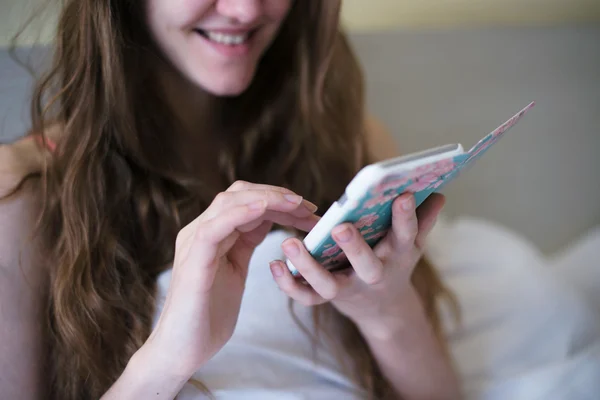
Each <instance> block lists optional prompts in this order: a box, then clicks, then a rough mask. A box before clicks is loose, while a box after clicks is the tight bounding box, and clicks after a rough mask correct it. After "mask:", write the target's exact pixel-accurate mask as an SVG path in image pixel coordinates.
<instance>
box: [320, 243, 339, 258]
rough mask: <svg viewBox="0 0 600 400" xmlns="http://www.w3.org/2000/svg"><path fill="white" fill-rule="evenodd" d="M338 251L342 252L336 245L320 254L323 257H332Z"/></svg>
mask: <svg viewBox="0 0 600 400" xmlns="http://www.w3.org/2000/svg"><path fill="white" fill-rule="evenodd" d="M340 251H342V249H340V246H338V245H337V244H336V245H335V246H331V247H329V248H328V249H327V250H325V251H323V253H322V254H323V257H333V256H335V255H336V254H337V253H339V252H340Z"/></svg>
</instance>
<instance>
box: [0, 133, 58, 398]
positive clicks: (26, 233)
mask: <svg viewBox="0 0 600 400" xmlns="http://www.w3.org/2000/svg"><path fill="white" fill-rule="evenodd" d="M22 143H24V142H22ZM22 143H20V144H22ZM11 146H12V145H11ZM0 147H1V146H0ZM3 150H4V151H3V152H0V321H2V322H1V323H0V343H1V344H2V345H1V346H0V371H2V375H3V376H2V377H0V398H22V399H36V398H41V388H42V387H43V379H42V376H43V375H42V373H41V372H42V356H43V354H44V350H43V343H44V338H43V329H42V327H43V321H44V314H43V310H44V303H45V293H46V288H45V283H46V282H47V281H48V280H47V279H46V277H45V274H46V269H45V268H44V266H43V264H42V263H41V257H40V252H39V246H38V241H37V240H36V239H35V236H34V235H33V233H34V227H35V222H36V219H37V217H38V213H39V210H40V194H39V184H38V180H39V179H38V178H28V179H26V180H24V181H23V179H22V178H24V177H25V176H27V175H28V174H29V173H30V172H33V171H34V168H35V154H34V153H29V152H27V151H26V147H24V146H20V147H8V146H6V147H4V149H3ZM19 183H20V184H19ZM15 185H17V186H16V187H17V188H18V189H17V190H16V191H15V190H13V189H15ZM2 191H4V192H5V193H2ZM13 192H14V193H13Z"/></svg>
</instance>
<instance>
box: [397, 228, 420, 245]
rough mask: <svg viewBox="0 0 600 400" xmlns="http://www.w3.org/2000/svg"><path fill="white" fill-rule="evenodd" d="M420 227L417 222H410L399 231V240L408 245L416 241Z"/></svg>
mask: <svg viewBox="0 0 600 400" xmlns="http://www.w3.org/2000/svg"><path fill="white" fill-rule="evenodd" d="M418 231H419V228H418V226H417V224H416V223H410V224H408V225H407V226H405V227H404V229H401V230H400V232H399V233H398V241H399V242H400V243H401V244H404V245H407V244H411V243H413V242H414V241H415V238H416V237H417V233H418Z"/></svg>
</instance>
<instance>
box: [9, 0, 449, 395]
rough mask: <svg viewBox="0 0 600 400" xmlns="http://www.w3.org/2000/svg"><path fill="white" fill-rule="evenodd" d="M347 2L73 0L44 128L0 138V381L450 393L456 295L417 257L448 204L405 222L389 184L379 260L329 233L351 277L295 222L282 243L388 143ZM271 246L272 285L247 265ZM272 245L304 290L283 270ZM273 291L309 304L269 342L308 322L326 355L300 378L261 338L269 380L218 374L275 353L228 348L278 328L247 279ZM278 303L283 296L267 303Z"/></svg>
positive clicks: (408, 200) (146, 390)
mask: <svg viewBox="0 0 600 400" xmlns="http://www.w3.org/2000/svg"><path fill="white" fill-rule="evenodd" d="M339 6H340V4H339V1H333V0H327V1H321V2H317V1H292V0H262V1H261V0H196V1H183V0H181V1H172V0H146V1H145V2H140V3H137V2H133V1H108V0H104V1H98V0H72V1H66V2H64V6H63V9H62V13H61V17H60V20H59V25H58V35H57V38H56V48H55V55H54V57H55V58H54V63H53V66H52V68H51V70H50V72H49V74H48V75H47V77H46V78H45V79H43V80H42V81H41V82H39V84H38V86H37V89H36V91H35V95H34V100H33V107H32V109H33V130H32V132H33V133H32V135H30V139H31V138H35V139H36V140H26V139H25V140H22V141H20V142H18V143H17V144H15V145H12V146H5V147H4V148H3V149H2V152H3V154H2V159H3V160H4V161H3V164H4V166H3V169H4V170H5V171H7V173H5V174H4V175H3V176H2V177H1V178H2V181H3V182H2V184H0V188H3V189H4V196H3V200H2V202H1V203H0V207H1V212H0V215H2V217H1V218H2V219H4V220H3V221H1V222H2V223H1V224H0V226H1V227H0V235H1V237H2V244H0V246H3V247H5V248H2V249H1V250H2V251H1V252H0V253H1V254H2V259H0V261H2V268H3V272H6V274H5V275H6V277H7V278H3V279H2V283H1V284H0V285H1V287H0V289H1V290H0V293H1V294H0V296H1V297H0V301H1V303H2V304H8V307H7V308H6V310H7V311H5V310H4V308H3V311H2V313H3V319H4V320H3V325H4V326H9V327H11V329H10V330H8V331H7V330H3V331H2V333H1V334H0V335H1V336H0V341H1V342H2V343H3V344H5V346H3V347H2V352H3V353H2V354H0V360H2V361H1V362H2V363H3V364H2V367H3V368H2V370H3V372H4V371H5V370H6V373H7V374H10V375H9V376H10V379H5V380H2V384H1V385H2V386H1V387H0V390H1V391H2V392H3V393H7V396H9V397H11V396H13V397H18V398H21V399H24V398H57V399H87V398H99V397H102V398H104V399H129V398H132V399H134V398H135V399H137V398H150V397H151V398H156V399H172V398H174V397H175V396H176V395H177V394H178V393H180V394H181V396H188V397H186V398H199V397H201V396H202V395H203V394H202V392H203V391H204V392H212V393H213V394H216V395H218V396H221V395H222V396H223V397H227V396H226V395H227V394H232V395H234V396H235V395H237V396H240V395H246V396H253V395H254V396H255V397H256V398H262V399H264V398H269V396H271V397H275V398H285V396H286V395H289V394H291V393H294V392H295V391H300V392H301V393H304V394H307V395H309V396H310V397H311V398H351V397H353V396H356V397H365V398H383V397H390V398H406V399H413V398H414V399H434V398H457V397H458V396H459V395H458V385H457V380H456V377H455V375H454V373H453V371H452V368H451V364H450V362H449V360H448V357H447V356H446V352H445V351H444V345H443V339H442V337H441V334H440V327H439V323H438V320H437V316H436V300H437V298H438V297H440V296H441V295H444V294H446V292H445V290H444V287H443V286H442V285H441V283H440V282H439V280H438V278H437V275H436V274H435V272H434V271H433V270H432V269H431V267H430V266H429V265H428V264H426V263H424V262H423V261H422V260H421V261H419V260H420V258H421V250H420V249H421V246H422V245H423V242H424V240H425V238H426V236H427V232H428V231H429V230H430V229H431V227H432V226H433V223H434V220H435V217H436V216H437V214H438V213H439V211H440V209H441V207H442V204H443V198H442V197H440V196H435V197H432V198H431V199H430V200H428V202H427V203H426V204H424V205H423V206H422V207H420V208H419V211H418V213H417V212H416V210H415V206H414V200H413V199H412V196H410V195H404V196H401V197H400V198H399V199H398V200H397V201H396V202H395V203H394V208H393V214H394V221H393V228H392V229H391V230H390V232H389V233H388V235H387V237H386V238H385V239H384V240H383V241H382V242H381V244H379V245H378V246H377V247H376V248H375V249H374V250H371V249H369V248H368V246H366V244H365V242H364V241H363V240H362V238H361V237H360V235H358V233H357V231H356V229H355V228H354V227H353V226H351V225H350V226H347V225H342V226H339V227H337V228H336V230H335V231H334V235H335V239H336V241H337V242H338V243H339V245H340V247H341V248H342V249H343V250H344V251H345V252H346V254H347V255H348V258H349V261H350V264H351V267H352V268H351V269H350V270H349V271H351V272H346V273H341V274H336V275H332V274H330V273H328V272H327V271H325V270H324V269H323V267H322V266H320V265H318V264H316V263H315V262H314V260H313V259H312V258H311V257H309V255H308V254H307V252H306V251H305V249H304V248H303V247H302V246H301V241H300V239H301V237H300V235H299V234H288V235H287V236H286V239H285V240H284V241H283V243H281V240H282V239H283V237H282V236H281V235H280V236H277V234H278V232H273V233H271V234H269V232H270V231H272V230H273V227H274V224H275V225H276V226H281V227H286V228H289V229H288V231H289V230H290V229H291V230H292V232H301V231H308V230H310V229H311V228H312V227H313V226H314V224H315V223H316V221H317V220H318V216H316V215H315V211H316V209H317V206H318V207H319V210H321V211H324V210H326V209H327V208H328V206H329V205H330V204H331V203H332V202H333V201H335V200H336V199H337V198H338V197H339V196H340V195H341V194H342V192H343V190H344V187H345V185H346V184H347V183H348V182H349V181H350V179H351V178H352V177H353V175H354V174H355V173H356V172H357V171H358V170H359V169H360V167H361V166H363V165H366V164H367V163H369V162H372V161H375V160H377V159H382V158H386V157H390V156H393V155H395V152H393V151H392V150H390V149H393V145H391V139H390V138H389V136H387V135H386V133H385V131H384V130H382V129H381V128H380V127H379V126H378V125H377V124H376V123H374V122H369V119H368V118H367V117H366V116H365V112H364V100H363V92H362V86H361V84H362V81H361V73H360V69H359V67H358V65H357V61H356V60H355V58H354V55H353V54H352V51H351V49H350V47H349V46H348V43H347V42H346V40H345V38H344V36H343V35H342V34H341V33H340V32H339V27H338V23H339ZM250 182H252V183H250ZM305 199H308V200H310V201H312V202H314V204H313V203H311V202H309V201H307V200H305ZM315 204H316V205H315ZM417 214H418V218H417ZM38 216H39V221H37V222H38V224H34V222H35V220H36V219H37V217H38ZM33 225H35V226H37V228H38V229H35V230H34V231H33V234H34V235H33V239H34V240H33V242H31V241H30V240H29V239H30V238H31V237H30V235H29V233H30V231H29V229H26V228H29V227H32V226H33ZM279 232H281V231H279ZM265 238H266V239H265ZM268 241H270V242H269V243H270V245H269V244H268V243H267V242H268ZM261 242H263V243H262V244H261V246H262V247H261V251H262V252H263V254H264V253H265V251H266V255H265V258H266V259H268V261H273V262H272V263H271V265H270V270H271V273H272V276H273V279H274V281H275V282H274V283H273V282H272V281H270V280H265V279H258V278H256V277H258V276H259V274H260V271H263V270H265V269H266V268H267V267H266V265H265V264H264V263H262V262H261V263H257V262H255V260H256V257H254V255H255V253H256V252H255V249H256V247H257V246H258V245H259V244H260V243H261ZM274 242H277V243H274ZM273 244H276V246H273ZM280 244H281V248H282V249H283V252H284V254H283V253H280V251H279V250H278V249H279V245H280ZM24 246H27V247H26V251H24V252H21V251H19V249H22V248H23V247H24ZM32 246H36V247H35V248H32ZM38 247H39V249H38ZM253 257H254V258H253ZM283 257H289V258H290V259H291V260H292V261H293V262H294V265H296V266H297V268H298V269H299V271H300V272H301V274H302V275H303V276H304V278H305V279H306V281H307V282H308V286H306V285H303V284H301V283H299V282H298V281H296V280H294V279H293V278H292V276H291V275H290V273H289V271H288V270H287V269H286V268H285V266H284V264H283V263H282V262H281V261H277V260H278V259H281V258H283ZM251 258H252V262H251ZM268 261H265V263H266V262H268ZM249 264H253V265H255V266H253V267H250V268H249ZM413 270H414V273H413ZM20 271H23V272H24V273H20ZM411 278H412V279H411ZM157 282H158V284H157ZM251 284H252V285H251ZM245 286H248V293H246V294H245V293H244V288H245ZM276 287H279V288H280V289H281V291H282V292H283V293H284V294H285V295H287V296H289V298H291V299H292V300H294V301H296V302H299V303H301V305H302V307H296V314H293V315H295V319H296V320H297V322H298V324H297V325H294V326H293V327H292V326H291V325H289V326H288V325H286V324H283V325H278V326H277V327H276V329H287V328H289V330H287V331H280V332H275V333H274V336H273V337H272V338H271V339H273V340H275V339H274V338H276V337H280V338H285V337H288V336H289V337H294V334H295V333H296V332H297V331H298V332H302V330H303V329H304V330H306V331H307V332H306V333H307V334H306V336H305V338H306V340H307V343H312V344H313V345H314V349H315V351H316V354H317V355H318V357H317V358H319V359H320V358H323V357H324V358H325V359H326V360H327V361H326V362H325V364H323V365H326V367H320V366H319V365H320V364H319V363H318V362H317V363H316V364H315V365H312V364H311V367H310V368H311V377H310V378H307V379H305V380H301V378H300V373H299V372H298V371H300V370H302V371H304V372H306V369H302V368H300V367H298V369H294V368H296V366H298V365H301V364H302V362H303V361H306V360H312V359H313V358H314V357H313V355H314V354H312V353H311V352H310V351H308V354H306V353H307V352H304V353H302V354H301V355H295V356H294V357H291V356H289V354H287V353H286V351H290V352H291V350H290V348H289V347H288V348H287V349H282V348H280V347H277V345H275V344H273V345H272V347H269V346H271V345H270V344H269V343H274V342H273V340H271V341H270V342H269V343H267V344H263V345H262V347H260V346H259V347H260V352H262V353H260V352H259V353H260V354H263V355H264V354H266V353H269V354H272V353H276V354H278V358H277V360H278V361H276V362H274V363H273V364H269V365H272V366H273V368H272V370H271V371H270V372H268V373H265V374H263V375H259V377H258V378H253V379H254V380H253V381H252V382H253V383H252V385H249V386H248V387H238V386H236V382H235V379H233V380H228V381H226V382H223V378H222V377H223V376H224V375H223V374H213V373H211V371H213V372H214V371H215V365H218V362H219V360H220V362H221V364H222V362H223V361H224V360H225V361H226V364H227V366H228V369H227V371H228V372H232V371H233V372H235V371H239V370H240V368H242V367H244V368H245V370H247V369H248V368H250V369H252V368H255V367H254V366H259V365H267V364H262V363H261V361H260V357H259V356H256V357H254V358H253V355H252V354H253V353H251V352H245V353H243V354H242V355H241V357H242V358H238V359H236V358H235V355H236V353H235V351H233V350H235V346H233V345H232V344H231V341H230V339H231V338H232V335H233V336H235V335H234V332H235V333H237V332H238V331H239V330H241V329H243V324H241V322H240V325H239V326H237V327H236V322H237V321H238V316H239V317H240V318H241V317H242V316H244V315H252V316H254V317H255V318H259V319H261V318H262V320H263V321H264V322H265V323H267V322H269V319H272V318H274V319H278V318H283V317H281V316H280V315H279V314H277V315H274V314H271V313H266V312H263V313H261V311H263V310H261V309H256V307H254V308H253V307H252V305H250V306H249V307H250V309H249V311H247V312H246V311H244V310H245V309H243V311H242V314H240V307H241V302H242V296H244V299H246V295H249V296H250V295H251V290H250V289H252V290H253V291H254V292H255V293H259V294H262V293H263V291H264V293H267V292H268V291H269V290H270V288H276ZM161 291H162V292H161ZM161 293H163V294H165V296H164V297H165V298H166V300H165V301H164V305H163V304H162V302H161V300H160V298H161ZM284 294H281V295H280V296H279V297H274V298H276V299H277V301H276V303H277V305H278V308H276V310H275V311H274V312H277V310H281V308H282V306H283V303H285V298H286V296H285V295H284ZM259 297H260V296H259ZM243 304H244V307H245V305H246V304H250V303H247V302H246V300H244V303H243ZM307 311H310V312H311V313H313V316H314V318H312V319H311V318H310V317H309V316H308V314H307ZM4 314H6V315H4ZM436 331H437V335H436ZM249 332H250V334H252V332H255V331H252V330H249ZM320 333H323V335H320ZM255 337H256V334H254V336H252V335H251V337H250V339H248V340H253V339H254V338H255ZM298 340H300V339H298ZM282 343H283V342H282ZM298 343H299V344H298V348H301V349H304V348H305V347H302V346H303V345H302V344H301V343H300V342H298ZM288 344H289V343H288ZM292 347H293V346H292ZM231 354H233V355H234V356H233V357H230V358H227V355H231ZM290 354H291V353H290ZM238 355H239V354H238ZM323 355H324V356H323ZM290 360H292V361H290ZM299 360H300V361H299ZM332 360H334V361H332ZM302 365H304V364H302ZM8 366H10V368H11V370H10V371H8V370H7V368H8ZM288 367H289V368H288ZM256 368H258V367H256ZM273 371H274V372H273ZM282 371H289V373H288V374H284V373H283V372H282ZM271 372H273V373H274V375H273V373H271ZM236 374H237V375H236ZM234 376H238V377H240V379H241V375H240V373H237V372H236V373H234ZM273 376H274V377H275V380H276V381H277V382H279V383H278V384H274V383H273V382H272V380H273V379H272V378H273ZM332 376H335V378H332ZM263 378H264V380H262V379H263ZM219 379H221V380H219ZM307 382H308V383H307ZM310 382H313V384H311V383H310ZM347 382H353V383H352V384H348V383H347ZM311 385H313V386H311ZM194 388H197V389H194ZM204 389H206V390H204Z"/></svg>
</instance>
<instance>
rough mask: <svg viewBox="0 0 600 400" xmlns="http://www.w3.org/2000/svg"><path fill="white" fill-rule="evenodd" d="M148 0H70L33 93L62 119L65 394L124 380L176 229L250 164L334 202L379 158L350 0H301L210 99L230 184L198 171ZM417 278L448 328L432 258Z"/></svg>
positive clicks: (54, 303) (42, 127) (59, 324)
mask: <svg viewBox="0 0 600 400" xmlns="http://www.w3.org/2000/svg"><path fill="white" fill-rule="evenodd" d="M139 3H140V2H137V1H132V0H102V1H101V0H65V1H63V2H62V12H61V15H60V18H59V23H58V30H57V36H56V40H55V47H54V58H53V63H52V65H51V68H50V69H49V71H48V73H47V75H45V76H44V77H43V79H40V80H39V82H38V84H37V86H36V89H35V92H34V96H33V101H32V124H33V129H32V132H34V133H44V132H47V130H48V129H49V128H50V127H58V129H59V130H60V132H61V134H60V140H59V143H58V146H57V149H56V151H55V152H54V154H53V155H52V157H51V160H50V162H48V163H47V165H45V167H44V169H43V170H42V171H41V173H40V175H41V177H42V179H41V181H42V183H43V184H42V185H41V186H42V195H43V199H44V207H43V210H42V214H41V218H40V225H39V227H40V230H39V233H40V235H41V239H42V242H43V244H44V245H45V246H44V248H45V252H46V253H47V254H46V259H47V260H48V268H49V277H50V279H49V301H48V309H47V317H48V324H47V329H48V332H47V333H48V340H49V343H48V354H47V365H48V371H49V375H48V384H49V386H48V393H49V398H51V399H94V398H99V397H100V396H101V395H102V394H103V393H104V392H105V391H106V390H107V389H108V388H109V387H110V386H111V385H112V384H113V383H114V382H115V380H117V378H118V377H119V376H120V374H121V373H122V372H123V370H124V368H125V366H126V364H127V362H128V360H129V359H130V358H131V356H132V355H133V354H134V353H135V352H136V350H137V349H139V348H140V346H142V344H143V343H144V342H145V340H146V339H147V337H148V336H149V334H150V330H151V323H152V317H153V313H154V301H155V299H154V296H155V282H156V278H157V276H158V275H159V274H160V273H161V272H162V271H163V270H165V269H166V268H168V266H169V264H170V263H171V262H172V260H173V257H174V242H175V237H176V235H177V233H178V231H179V230H180V229H181V228H182V227H183V226H185V225H186V224H187V223H189V222H190V221H191V220H192V219H193V218H194V217H195V216H197V215H198V214H200V213H202V212H203V210H204V209H205V208H206V207H207V206H208V204H209V203H210V202H211V201H212V199H213V197H214V195H215V194H216V193H218V192H219V191H222V190H224V189H225V188H226V187H227V186H228V185H229V184H230V183H232V182H233V181H234V180H238V179H243V180H247V181H252V182H262V183H269V184H273V185H279V186H284V187H287V188H290V189H292V190H294V191H295V192H297V193H299V194H301V195H303V196H304V197H305V198H307V199H310V200H311V201H314V202H315V203H317V204H318V205H319V206H320V208H321V210H326V209H327V208H328V207H329V205H330V204H332V203H333V202H334V201H335V200H336V199H337V198H338V197H339V196H340V195H341V194H342V193H343V190H344V188H345V185H346V184H347V183H348V182H349V181H350V180H351V178H352V177H353V176H354V174H355V173H356V172H357V171H358V170H359V169H360V168H361V167H362V166H364V165H366V164H367V163H369V162H370V161H371V159H370V157H369V152H368V149H367V147H366V140H365V136H366V135H365V134H366V132H365V115H364V108H365V106H364V95H363V79H362V72H361V69H360V67H359V64H358V62H357V60H356V58H355V55H354V54H353V52H352V49H351V47H350V45H349V43H348V41H347V39H346V38H345V36H344V35H343V33H342V32H341V31H340V28H339V8H340V1H339V0H325V1H295V2H294V4H293V6H292V9H291V11H290V13H289V15H288V17H287V19H286V20H285V22H284V23H283V25H282V27H281V31H280V32H279V34H278V36H277V38H276V39H275V41H274V43H273V44H272V46H271V47H270V48H269V50H268V51H267V52H266V54H265V55H264V57H263V59H262V60H261V62H260V65H259V68H258V70H257V74H256V76H255V79H254V80H253V83H252V84H251V86H250V87H249V89H248V90H247V91H246V92H245V93H243V94H242V95H240V96H238V97H235V98H212V99H211V104H210V107H211V113H210V115H211V118H210V121H206V125H204V126H203V127H201V128H199V130H200V129H205V130H208V129H210V130H211V131H213V132H219V134H220V136H219V141H218V148H219V166H218V168H219V170H218V173H219V175H220V178H221V179H220V180H221V182H222V185H221V186H219V187H217V186H218V185H217V186H215V185H213V187H211V186H210V185H209V184H208V183H207V181H206V180H205V179H204V178H205V177H203V176H197V174H194V173H193V171H192V169H191V168H190V167H189V165H188V163H187V162H186V160H181V159H180V157H178V154H177V151H176V147H175V146H174V145H173V143H172V140H171V139H172V136H173V135H172V134H170V133H167V132H173V131H174V130H176V129H177V128H178V126H179V125H178V121H177V120H176V119H175V117H174V115H173V113H172V112H171V111H170V110H169V107H168V105H167V104H165V102H164V100H163V99H164V96H163V95H162V93H161V92H160V88H159V87H158V85H156V84H155V82H156V81H157V79H156V77H157V73H158V71H157V69H155V68H153V67H152V65H156V64H160V63H165V62H166V60H164V59H163V58H162V56H161V54H160V52H158V51H157V49H156V46H155V45H154V44H153V43H152V41H151V40H150V37H151V36H150V34H149V32H148V31H147V26H146V23H145V20H144V18H145V17H144V15H145V13H144V10H143V6H142V5H140V4H139ZM141 3H143V2H141ZM207 173H211V174H214V173H215V172H214V170H211V171H210V172H208V171H207ZM414 283H415V285H416V286H417V289H418V291H419V293H420V294H421V297H422V299H423V302H424V305H425V308H426V311H427V313H428V314H429V316H430V318H431V321H432V323H433V325H434V327H435V328H436V329H437V330H438V332H439V331H440V329H439V320H438V317H437V312H436V304H437V303H436V299H437V298H438V297H440V296H443V295H445V294H447V292H446V290H445V288H444V287H443V285H442V283H441V282H440V279H439V278H438V276H437V274H436V273H435V271H434V270H433V268H431V266H430V265H429V264H428V263H426V262H425V261H424V260H422V261H421V262H420V263H419V265H418V266H417V268H416V270H415V273H414ZM325 318H328V320H329V321H333V325H334V326H336V327H337V328H336V329H335V332H329V334H330V336H331V335H334V336H335V338H336V341H337V343H338V344H339V345H340V348H339V353H340V354H345V355H347V358H349V359H351V360H352V366H351V367H352V368H351V373H352V374H353V376H354V377H355V379H356V381H357V383H358V384H359V385H360V386H362V387H363V388H364V389H366V390H367V392H368V393H370V396H371V397H372V398H382V397H384V396H386V395H389V394H390V393H391V390H390V385H389V384H388V382H386V380H385V378H384V377H383V375H382V373H381V371H380V370H379V369H378V367H377V363H376V362H375V360H374V358H373V356H372V354H371V353H370V351H369V349H368V346H367V345H366V343H365V341H364V339H363V338H362V337H361V335H360V333H359V331H358V329H357V328H356V326H355V325H354V324H353V323H352V322H351V321H350V320H348V319H346V318H345V317H343V316H342V315H340V314H339V313H337V312H336V311H335V310H334V309H333V308H332V307H331V306H329V305H324V306H320V307H315V320H316V321H317V328H318V329H321V328H319V327H323V326H325V325H326V324H324V323H323V321H324V319H325ZM313 333H315V332H313ZM315 337H319V335H318V332H316V334H315Z"/></svg>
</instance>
